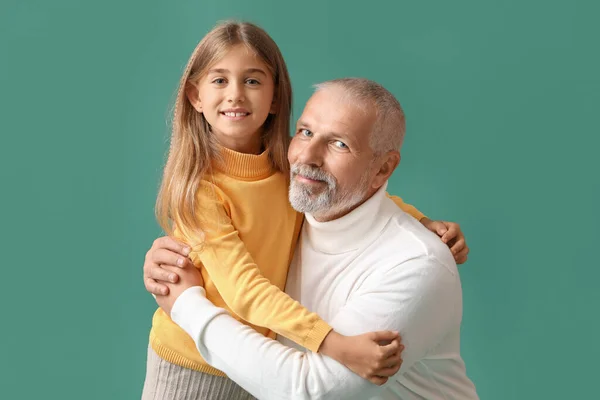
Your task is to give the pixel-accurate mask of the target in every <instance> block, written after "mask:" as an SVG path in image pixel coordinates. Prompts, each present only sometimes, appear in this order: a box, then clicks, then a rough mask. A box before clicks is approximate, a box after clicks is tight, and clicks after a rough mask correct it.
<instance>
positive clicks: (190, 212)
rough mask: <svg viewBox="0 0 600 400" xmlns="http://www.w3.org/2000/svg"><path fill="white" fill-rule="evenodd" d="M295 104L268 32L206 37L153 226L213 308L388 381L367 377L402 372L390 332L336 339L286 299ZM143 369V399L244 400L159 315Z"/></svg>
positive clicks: (176, 127)
mask: <svg viewBox="0 0 600 400" xmlns="http://www.w3.org/2000/svg"><path fill="white" fill-rule="evenodd" d="M291 102H292V90H291V84H290V79H289V76H288V72H287V68H286V65H285V63H284V60H283V57H282V55H281V53H280V51H279V49H278V47H277V45H276V44H275V42H274V41H273V40H272V39H271V38H270V37H269V36H268V35H267V33H266V32H265V31H263V30H262V29H260V28H258V27H257V26H255V25H252V24H249V23H237V22H227V23H223V24H220V25H218V26H217V27H215V28H214V29H213V30H212V31H211V32H210V33H208V34H207V35H206V36H205V37H204V38H203V39H202V41H201V42H200V43H199V44H198V46H197V47H196V49H195V50H194V52H193V54H192V56H191V58H190V60H189V62H188V64H187V67H186V69H185V72H184V74H183V76H182V78H181V81H180V85H179V92H178V94H177V99H176V104H175V111H174V120H173V132H172V138H171V148H170V151H169V157H168V160H167V164H166V166H165V170H164V176H163V180H162V185H161V188H160V192H159V195H158V200H157V209H156V211H157V217H158V220H159V222H160V224H161V226H162V227H163V229H164V230H165V231H166V232H167V233H168V234H170V235H174V236H176V237H178V238H179V239H181V240H182V241H184V242H186V243H188V244H189V245H190V246H191V253H190V258H191V259H192V261H193V262H194V264H195V265H196V266H197V267H198V268H200V271H201V274H202V276H203V278H204V281H205V289H206V294H207V298H208V299H210V300H211V301H212V302H213V303H214V304H215V305H217V306H219V307H223V308H226V309H228V310H229V311H230V312H231V314H232V315H233V316H234V317H236V318H238V319H239V320H240V321H243V322H244V323H246V324H248V325H249V326H251V327H253V328H254V329H255V330H257V331H258V332H260V333H262V334H264V335H269V336H271V337H274V336H275V334H280V335H283V336H285V337H287V338H289V339H290V340H292V341H294V342H296V343H297V344H299V345H300V346H303V347H305V348H307V349H309V350H311V351H315V352H317V351H321V352H323V353H324V354H326V355H328V356H330V357H332V358H334V359H336V360H338V361H339V362H341V363H344V364H345V365H346V366H347V367H349V368H350V369H352V370H353V371H354V372H356V373H358V374H360V375H361V376H364V377H367V378H374V377H376V376H377V375H383V374H384V373H385V371H384V370H383V369H379V370H376V371H372V372H371V373H370V374H369V373H368V371H367V370H368V368H369V366H371V365H373V364H374V363H378V362H382V363H383V364H385V365H384V366H385V367H387V368H389V366H390V365H399V364H400V362H401V359H400V351H401V350H402V346H401V345H400V344H399V341H398V340H396V338H397V335H396V333H390V332H387V333H386V332H383V333H379V334H378V335H376V336H372V335H361V336H356V337H344V336H343V335H339V334H337V333H335V332H332V331H331V327H330V326H329V325H328V324H327V323H326V322H325V321H323V320H322V319H321V318H320V317H319V316H318V315H316V314H315V313H311V312H310V311H308V310H306V309H305V308H304V307H302V306H301V305H300V304H299V303H298V302H296V301H294V300H293V299H291V298H290V297H289V296H288V295H287V294H285V293H284V292H283V291H282V290H283V288H284V286H285V280H286V277H287V269H288V265H289V263H290V261H291V257H292V254H293V249H294V245H295V242H296V239H297V237H298V233H299V231H300V226H301V223H302V218H303V216H302V215H301V214H299V213H296V212H295V211H294V210H293V209H292V208H291V206H290V205H289V203H288V198H287V190H288V183H289V165H288V163H287V156H286V153H287V146H288V141H289V122H290V114H291ZM396 202H397V203H398V205H399V206H400V207H402V208H403V209H405V211H407V212H409V213H411V214H412V215H413V216H415V217H416V218H418V219H422V218H423V215H422V214H420V213H419V212H418V211H417V210H416V209H414V208H413V207H411V206H408V205H405V204H403V203H402V201H401V199H396ZM259 266H260V269H259ZM374 337H376V338H377V340H387V341H391V343H390V344H388V345H387V346H380V344H379V343H378V342H377V341H376V340H374V339H373V338H374ZM338 349H344V351H343V352H340V351H339V350H338ZM382 350H383V351H382ZM147 368H148V369H147V375H146V381H145V384H144V392H143V396H142V397H143V399H154V398H156V399H180V398H193V399H220V398H222V399H236V398H251V396H250V395H249V394H247V393H246V392H245V391H243V389H241V388H240V387H239V386H237V385H236V384H235V383H234V382H232V381H230V380H229V379H227V378H226V377H225V376H224V374H223V373H222V372H220V371H218V370H216V369H214V368H212V367H211V366H210V365H208V363H206V362H205V361H204V360H203V359H202V357H201V356H200V354H199V352H198V350H197V349H196V347H195V345H194V342H193V341H192V339H191V338H190V337H189V336H188V335H187V334H186V333H185V332H184V331H183V330H182V329H181V328H179V327H178V326H177V325H176V324H175V323H173V322H172V321H171V319H170V318H169V316H168V315H167V314H166V313H165V312H164V311H163V310H162V309H160V308H159V309H158V310H157V311H156V313H155V314H154V317H153V321H152V330H151V332H150V346H149V350H148V367H147Z"/></svg>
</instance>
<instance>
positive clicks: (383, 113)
mask: <svg viewBox="0 0 600 400" xmlns="http://www.w3.org/2000/svg"><path fill="white" fill-rule="evenodd" d="M314 88H315V92H318V91H319V90H323V89H329V88H338V89H341V90H342V96H343V97H344V98H345V99H347V100H349V101H351V102H353V103H355V104H357V105H359V106H365V105H368V106H375V113H376V116H377V117H376V118H377V119H376V120H375V124H374V126H373V132H371V137H370V145H371V149H372V150H373V152H374V153H375V155H380V154H382V153H385V152H388V151H392V150H400V147H402V141H403V140H404V134H405V132H406V121H405V118H404V111H403V110H402V106H400V103H399V102H398V100H397V99H396V98H395V97H394V95H393V94H392V93H390V91H389V90H387V89H386V88H384V87H383V86H381V85H380V84H379V83H377V82H373V81H371V80H369V79H365V78H342V79H334V80H330V81H325V82H322V83H318V84H316V85H314Z"/></svg>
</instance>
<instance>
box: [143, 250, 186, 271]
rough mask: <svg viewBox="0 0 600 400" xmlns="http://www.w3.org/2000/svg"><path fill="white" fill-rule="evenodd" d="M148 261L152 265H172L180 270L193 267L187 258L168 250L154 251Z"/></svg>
mask: <svg viewBox="0 0 600 400" xmlns="http://www.w3.org/2000/svg"><path fill="white" fill-rule="evenodd" d="M150 261H151V262H152V263H154V264H164V265H172V266H176V267H180V268H188V267H191V266H193V265H194V264H193V263H192V261H191V260H190V259H189V258H187V257H183V256H182V255H180V254H179V253H176V252H173V251H172V250H168V249H156V250H155V251H154V252H153V253H152V255H151V260H150Z"/></svg>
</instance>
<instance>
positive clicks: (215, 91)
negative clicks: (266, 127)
mask: <svg viewBox="0 0 600 400" xmlns="http://www.w3.org/2000/svg"><path fill="white" fill-rule="evenodd" d="M274 91H275V83H274V81H273V76H272V74H271V72H270V71H269V68H268V67H267V64H265V62H264V61H262V59H261V58H260V57H259V56H257V55H256V54H255V53H254V52H253V51H252V50H250V49H249V48H248V47H246V46H245V45H242V44H239V45H236V46H234V47H232V48H231V50H229V52H227V54H226V55H225V57H223V58H222V59H221V60H219V61H218V62H216V63H215V64H213V65H211V66H210V67H209V70H208V72H207V74H205V75H204V76H203V77H202V78H201V79H200V80H199V81H198V82H197V83H195V84H193V85H189V87H188V90H186V94H187V96H188V99H189V100H190V102H191V103H192V105H193V106H194V108H195V109H196V110H197V111H198V112H201V113H203V114H204V117H205V118H206V120H207V121H208V123H209V124H210V126H211V127H212V132H213V134H214V135H215V137H216V138H217V140H218V141H219V143H220V144H221V145H223V146H225V147H227V148H229V149H231V150H234V151H238V152H241V153H254V154H257V153H259V152H260V149H261V147H262V143H261V134H262V126H263V124H264V123H265V121H266V119H267V117H268V116H269V113H274V112H275V101H274Z"/></svg>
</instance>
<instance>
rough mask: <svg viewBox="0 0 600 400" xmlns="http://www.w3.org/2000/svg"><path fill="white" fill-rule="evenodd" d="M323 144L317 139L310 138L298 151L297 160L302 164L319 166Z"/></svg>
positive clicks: (321, 163) (321, 160)
mask: <svg viewBox="0 0 600 400" xmlns="http://www.w3.org/2000/svg"><path fill="white" fill-rule="evenodd" d="M323 146H324V144H323V143H321V142H320V141H319V140H316V139H311V140H310V141H308V143H306V144H305V146H304V147H303V148H302V149H301V150H300V152H299V153H298V158H297V162H299V163H301V164H304V165H311V166H315V167H321V166H322V165H323V155H324V149H323Z"/></svg>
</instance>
